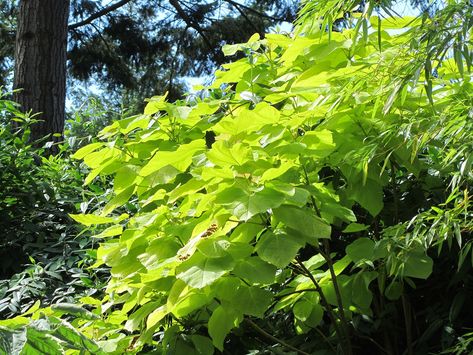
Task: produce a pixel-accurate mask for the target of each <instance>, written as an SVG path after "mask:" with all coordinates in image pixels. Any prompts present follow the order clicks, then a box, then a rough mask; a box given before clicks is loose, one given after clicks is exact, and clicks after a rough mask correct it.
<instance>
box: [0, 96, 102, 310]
mask: <svg viewBox="0 0 473 355" xmlns="http://www.w3.org/2000/svg"><path fill="white" fill-rule="evenodd" d="M34 121H35V118H34V116H30V115H27V114H23V113H21V112H20V111H19V110H18V109H17V106H16V104H15V103H13V102H11V101H9V100H6V99H5V96H0V187H1V188H0V230H1V231H2V233H1V234H0V280H2V281H0V315H1V316H4V317H9V316H12V315H14V314H17V313H19V312H23V311H24V310H25V309H27V308H28V307H30V306H31V305H32V304H33V303H34V302H35V301H36V300H38V299H40V300H41V301H42V303H43V304H49V303H51V302H57V301H62V302H64V301H71V300H72V299H73V298H74V297H76V296H77V295H80V294H81V293H82V292H87V293H88V294H91V293H94V292H97V290H98V289H100V288H101V284H102V281H100V280H99V278H98V277H97V273H95V272H94V273H93V274H92V273H90V272H88V271H86V270H85V267H87V266H89V265H90V264H91V263H93V261H94V257H93V254H91V253H90V252H89V251H88V250H89V249H90V248H91V247H93V239H91V238H90V233H89V234H87V233H82V234H81V233H80V232H81V229H80V227H79V226H78V225H77V224H76V223H75V222H74V221H73V220H72V219H71V218H70V217H69V216H68V214H69V213H76V212H78V211H80V210H81V211H86V210H87V209H88V208H89V207H88V206H89V204H90V205H99V204H100V199H101V196H102V195H106V193H105V192H106V191H103V190H102V189H101V188H100V187H98V186H92V189H94V190H95V192H88V191H86V190H84V189H83V187H82V182H83V179H84V168H83V167H82V166H81V165H80V164H79V163H77V162H76V161H72V160H71V159H69V155H70V151H71V149H70V147H69V146H68V145H62V146H59V149H58V150H59V153H58V154H57V155H49V156H48V154H47V150H46V148H37V147H36V146H37V144H33V143H35V142H33V143H32V142H29V135H30V126H31V124H32V123H34ZM43 145H45V146H46V147H47V146H48V143H46V144H43ZM96 196H97V197H96ZM99 274H100V272H99Z"/></svg>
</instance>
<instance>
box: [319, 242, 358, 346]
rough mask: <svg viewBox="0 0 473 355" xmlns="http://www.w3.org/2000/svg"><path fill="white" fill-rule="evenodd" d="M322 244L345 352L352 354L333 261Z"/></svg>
mask: <svg viewBox="0 0 473 355" xmlns="http://www.w3.org/2000/svg"><path fill="white" fill-rule="evenodd" d="M322 244H323V246H324V249H325V252H323V253H321V254H322V256H323V257H324V259H325V260H326V261H327V265H328V269H329V271H330V277H331V279H332V283H333V288H334V290H335V297H336V298H337V304H338V310H339V313H340V321H341V322H342V329H343V333H344V335H345V338H346V339H345V340H346V342H347V352H348V354H352V348H351V341H350V337H349V332H348V321H347V319H346V317H345V309H344V307H343V301H342V294H341V292H340V287H339V285H338V281H337V275H336V274H335V270H334V268H333V260H332V258H331V257H330V249H329V245H328V241H327V240H326V239H324V240H323V241H322Z"/></svg>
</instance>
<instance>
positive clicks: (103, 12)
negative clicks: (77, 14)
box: [67, 0, 131, 30]
mask: <svg viewBox="0 0 473 355" xmlns="http://www.w3.org/2000/svg"><path fill="white" fill-rule="evenodd" d="M130 1H131V0H120V1H118V2H116V3H115V4H113V5H110V6H107V7H106V8H104V9H102V10H100V11H97V12H96V13H94V14H92V15H90V16H89V17H87V18H86V19H85V20H83V21H79V22H76V23H73V24H72V25H69V26H68V27H67V28H68V29H69V30H74V29H76V28H78V27H81V26H85V25H88V24H89V23H91V22H92V21H94V20H96V19H98V18H99V17H102V16H104V15H106V14H108V13H110V12H112V11H114V10H116V9H118V8H120V7H122V6H123V5H126V4H128V3H129V2H130Z"/></svg>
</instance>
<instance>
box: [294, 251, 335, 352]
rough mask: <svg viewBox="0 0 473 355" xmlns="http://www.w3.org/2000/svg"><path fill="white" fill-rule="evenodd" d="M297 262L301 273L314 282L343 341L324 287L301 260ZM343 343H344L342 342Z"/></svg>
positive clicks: (323, 304)
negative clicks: (323, 289)
mask: <svg viewBox="0 0 473 355" xmlns="http://www.w3.org/2000/svg"><path fill="white" fill-rule="evenodd" d="M296 261H297V264H298V265H299V267H300V268H301V271H302V272H301V273H302V274H304V275H306V276H307V277H308V278H309V279H310V281H312V283H313V284H314V286H315V289H316V290H317V292H318V294H319V296H320V303H321V304H322V306H323V307H324V308H325V309H326V310H327V313H328V316H329V317H330V320H331V321H332V323H333V328H334V329H335V333H337V337H338V338H339V339H340V340H343V338H344V337H343V335H342V333H341V331H340V328H339V327H338V323H337V319H336V315H335V313H334V312H333V310H332V307H330V304H329V303H328V301H327V298H326V297H325V294H324V292H323V291H322V287H320V285H319V283H318V282H317V280H316V279H315V277H314V275H312V273H311V272H310V270H309V269H307V267H306V266H305V265H304V264H303V263H302V261H300V260H299V259H296ZM342 343H343V341H342Z"/></svg>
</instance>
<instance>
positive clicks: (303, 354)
mask: <svg viewBox="0 0 473 355" xmlns="http://www.w3.org/2000/svg"><path fill="white" fill-rule="evenodd" d="M245 322H246V323H248V324H249V325H250V326H251V327H252V328H253V329H254V330H256V331H257V332H258V333H260V334H261V335H263V336H265V337H266V338H268V339H271V340H272V341H274V342H275V343H278V344H281V345H282V346H284V347H285V348H288V349H290V350H292V351H295V352H297V353H299V354H302V355H310V354H309V353H306V352H305V351H303V350H299V349H297V348H296V347H294V346H292V345H291V344H288V343H286V342H285V341H284V340H281V339H278V338H276V337H275V336H273V335H271V334H269V333H268V332H267V331H265V330H264V329H263V328H261V327H260V326H258V325H257V324H256V323H255V322H253V321H252V320H251V319H248V318H245Z"/></svg>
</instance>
